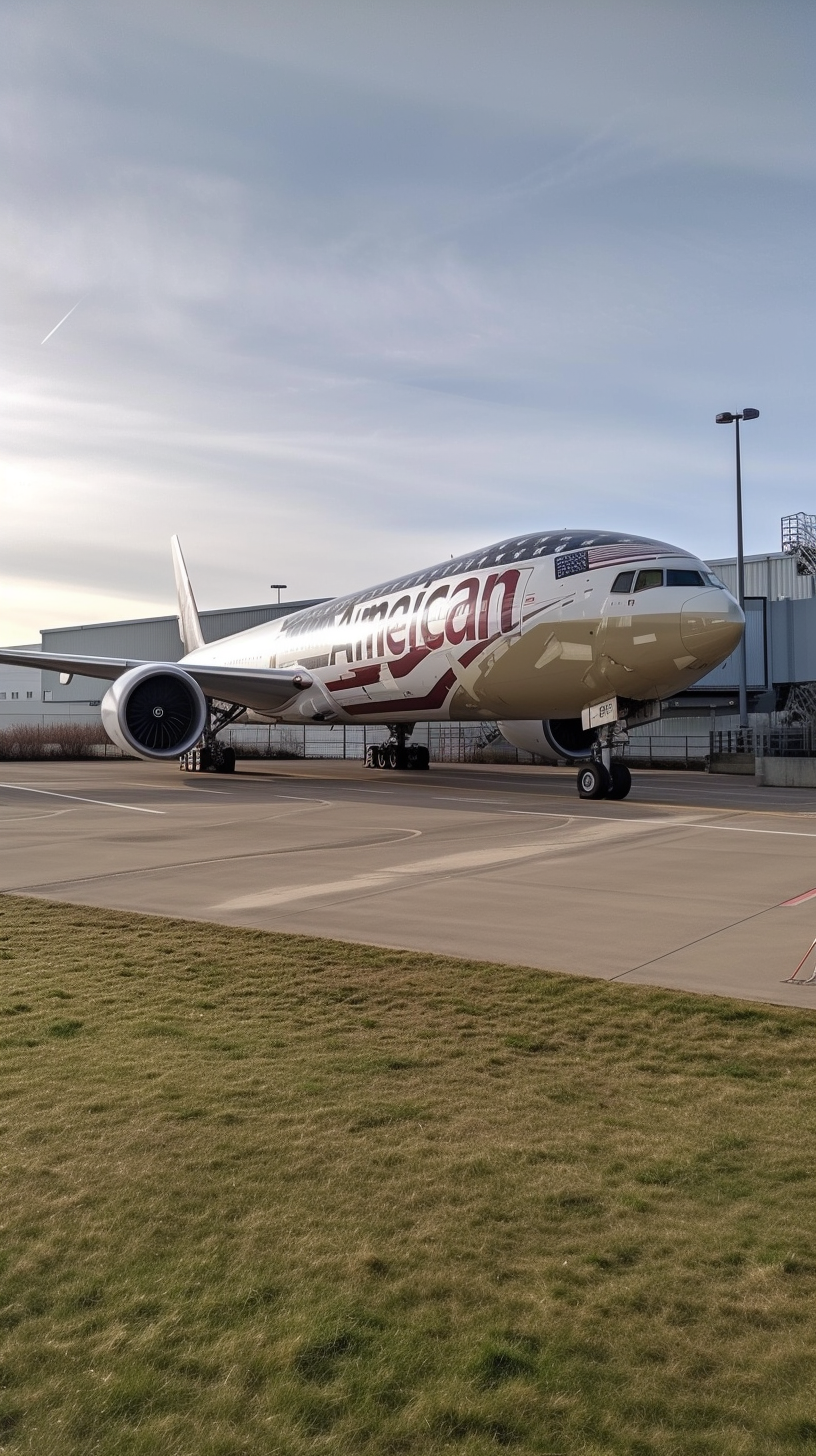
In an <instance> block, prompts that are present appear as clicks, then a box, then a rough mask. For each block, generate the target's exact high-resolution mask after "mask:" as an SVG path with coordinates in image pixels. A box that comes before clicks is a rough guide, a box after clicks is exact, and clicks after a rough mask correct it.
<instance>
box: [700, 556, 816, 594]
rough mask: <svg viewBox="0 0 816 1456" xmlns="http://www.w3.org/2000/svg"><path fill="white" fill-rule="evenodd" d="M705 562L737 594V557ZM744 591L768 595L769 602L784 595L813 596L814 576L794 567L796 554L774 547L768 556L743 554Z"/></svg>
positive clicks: (815, 587) (814, 590) (815, 589)
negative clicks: (790, 554) (789, 553)
mask: <svg viewBox="0 0 816 1456" xmlns="http://www.w3.org/2000/svg"><path fill="white" fill-rule="evenodd" d="M708 564H709V566H710V567H711V569H712V571H715V572H716V573H717V575H718V577H719V578H720V580H721V581H722V582H723V583H724V584H725V586H727V587H728V590H729V591H730V592H731V593H732V595H733V596H736V595H737V562H736V558H735V557H733V556H729V557H726V558H725V559H724V560H722V561H709V563H708ZM745 595H746V597H767V598H768V601H769V602H778V601H783V600H784V599H785V598H790V599H792V600H794V601H801V600H802V599H803V598H806V597H814V596H816V577H812V576H800V575H799V573H798V571H797V570H796V560H795V558H794V557H793V556H789V555H787V554H786V553H784V552H782V551H774V552H771V553H769V554H768V555H767V556H746V558H745Z"/></svg>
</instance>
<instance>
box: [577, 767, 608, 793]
mask: <svg viewBox="0 0 816 1456" xmlns="http://www.w3.org/2000/svg"><path fill="white" fill-rule="evenodd" d="M611 787H612V779H611V776H610V775H609V774H608V773H607V771H606V769H605V768H604V766H603V764H602V763H585V764H583V765H582V767H581V768H579V770H578V797H579V799H605V798H606V796H607V794H608V793H609V791H610V789H611Z"/></svg>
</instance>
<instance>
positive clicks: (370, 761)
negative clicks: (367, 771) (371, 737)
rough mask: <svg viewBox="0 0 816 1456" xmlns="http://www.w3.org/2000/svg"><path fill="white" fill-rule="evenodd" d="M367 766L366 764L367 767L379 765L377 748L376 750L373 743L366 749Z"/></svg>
mask: <svg viewBox="0 0 816 1456" xmlns="http://www.w3.org/2000/svg"><path fill="white" fill-rule="evenodd" d="M365 766H366V768H376V767H377V760H376V757H375V750H374V745H373V743H372V744H371V745H370V746H369V747H368V748H367V749H366V756H365Z"/></svg>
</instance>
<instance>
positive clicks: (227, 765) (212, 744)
mask: <svg viewBox="0 0 816 1456" xmlns="http://www.w3.org/2000/svg"><path fill="white" fill-rule="evenodd" d="M207 707H208V708H209V713H208V715H207V726H206V728H205V729H204V732H203V733H202V735H201V742H200V743H199V744H197V746H196V747H195V748H191V749H190V750H189V752H188V753H183V754H182V755H181V758H180V759H179V768H180V769H181V771H182V773H235V749H234V748H230V746H229V744H227V743H222V742H221V740H220V739H219V737H218V734H219V733H220V732H221V729H222V728H226V727H227V725H228V724H229V723H234V722H235V719H236V718H240V716H241V714H242V713H245V712H246V709H245V708H242V707H240V706H239V705H238V704H237V703H218V704H215V703H213V702H211V701H210V699H209V698H208V699H207Z"/></svg>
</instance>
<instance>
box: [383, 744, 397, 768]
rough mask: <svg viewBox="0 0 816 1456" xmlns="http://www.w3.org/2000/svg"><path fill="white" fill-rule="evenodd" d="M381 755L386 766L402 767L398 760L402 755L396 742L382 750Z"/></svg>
mask: <svg viewBox="0 0 816 1456" xmlns="http://www.w3.org/2000/svg"><path fill="white" fill-rule="evenodd" d="M383 757H384V758H385V767H386V768H402V764H401V762H400V759H401V757H402V755H401V753H400V751H399V749H398V747H397V745H396V743H392V744H391V745H390V747H388V748H386V749H384V750H383Z"/></svg>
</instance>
